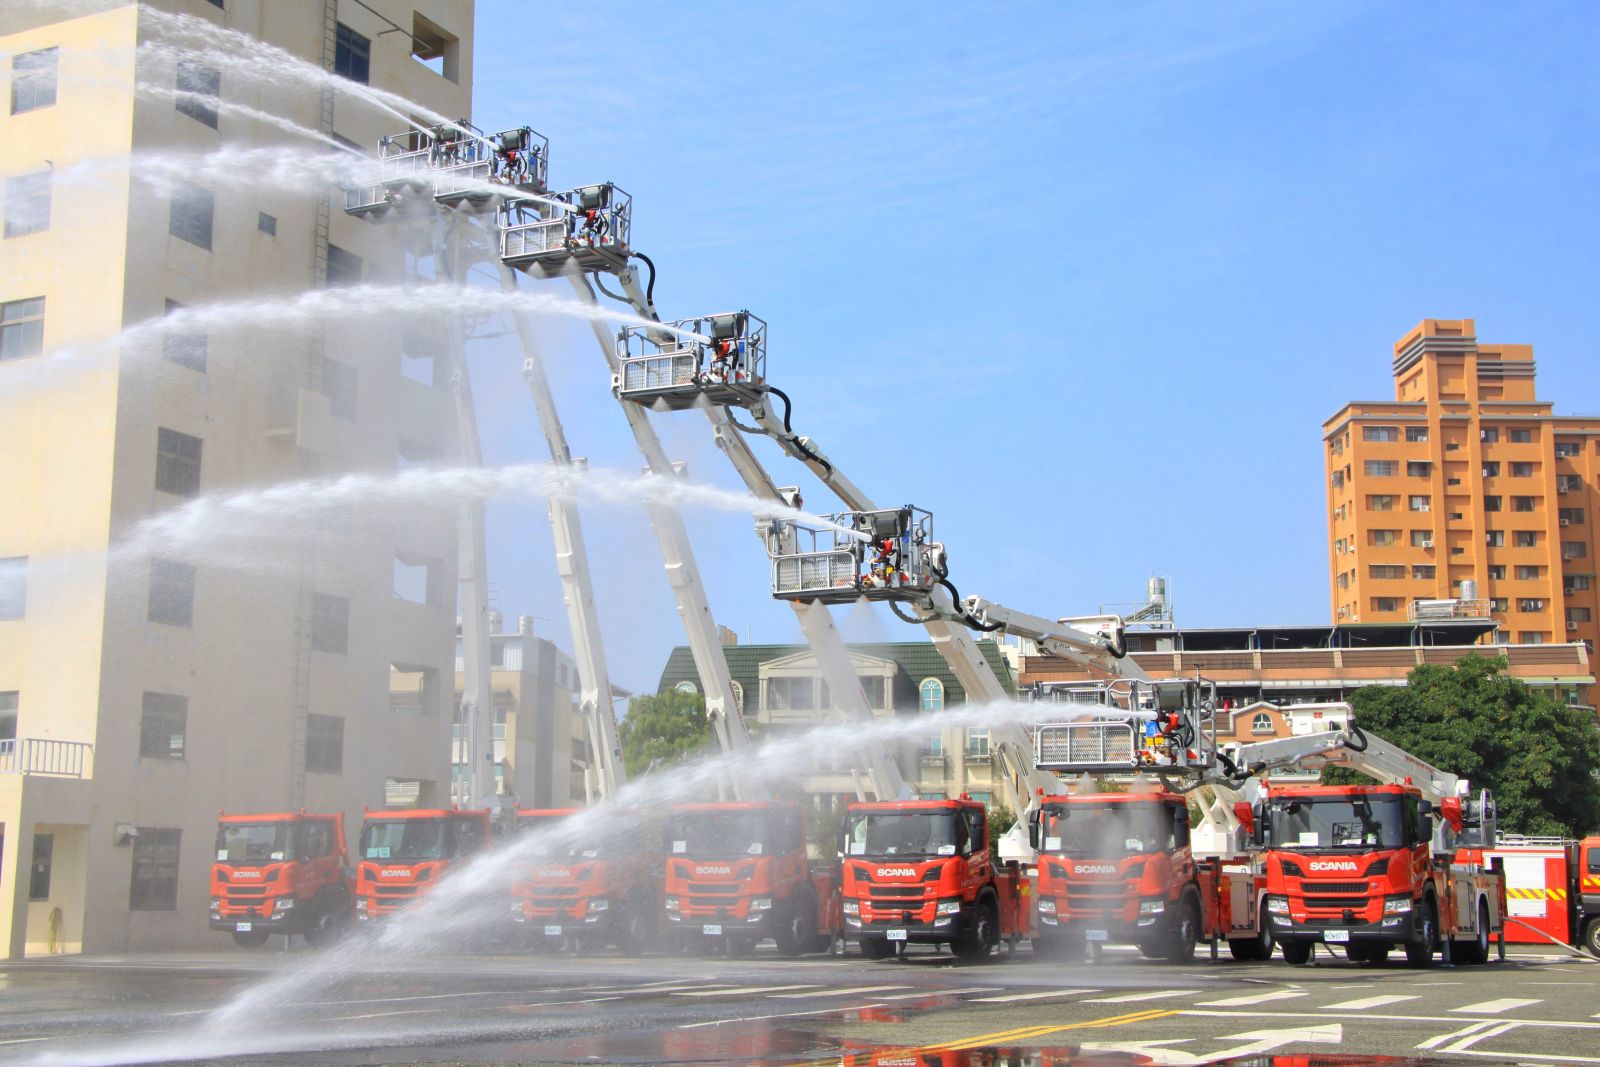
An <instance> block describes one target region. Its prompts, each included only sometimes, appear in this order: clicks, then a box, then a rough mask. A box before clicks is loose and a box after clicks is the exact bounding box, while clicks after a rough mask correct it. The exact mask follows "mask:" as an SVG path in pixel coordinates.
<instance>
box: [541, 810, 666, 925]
mask: <svg viewBox="0 0 1600 1067" xmlns="http://www.w3.org/2000/svg"><path fill="white" fill-rule="evenodd" d="M583 810H584V809H582V808H518V809H517V820H516V832H517V836H518V838H519V840H520V839H522V838H523V837H524V835H530V834H531V835H534V839H533V840H531V841H529V842H527V844H526V845H522V844H519V845H518V846H517V854H518V855H519V856H520V857H522V858H521V861H520V862H519V864H518V871H517V876H516V880H515V881H514V882H513V883H512V887H511V917H512V919H513V920H514V921H515V922H516V923H517V925H518V926H519V927H521V929H522V930H524V931H525V933H526V937H527V939H528V940H529V941H530V942H531V944H532V945H533V947H535V948H552V949H553V948H561V947H562V946H567V947H570V948H572V949H574V950H577V951H582V952H593V951H597V950H599V949H602V948H604V947H605V946H606V945H615V946H616V947H617V948H618V950H620V951H621V952H622V954H623V955H625V956H633V955H637V954H638V953H640V952H642V951H644V950H645V949H646V948H648V947H649V946H650V944H651V943H652V942H653V941H654V940H655V937H656V934H657V933H658V932H659V930H660V927H661V885H660V883H661V863H660V858H661V847H660V843H659V840H652V839H651V838H652V836H657V837H658V835H652V833H651V827H650V826H649V823H648V820H646V819H644V818H643V813H635V815H636V816H637V817H636V818H633V819H630V820H628V826H627V827H623V826H619V825H618V823H619V822H621V821H622V820H619V819H610V820H604V821H601V822H598V823H597V824H596V827H595V830H594V832H593V833H590V834H585V835H584V836H583V838H582V839H581V840H577V841H574V840H569V839H568V838H566V837H565V836H558V835H560V834H561V831H560V830H559V829H558V828H559V827H560V825H561V824H562V823H563V822H565V821H566V820H568V819H570V818H572V817H574V816H579V815H581V814H582V812H583ZM656 829H659V823H658V824H656ZM552 831H554V833H553V834H552ZM540 835H545V836H550V837H552V840H551V841H550V842H549V843H548V844H544V843H541V841H540V840H539V839H538V838H539V836H540Z"/></svg>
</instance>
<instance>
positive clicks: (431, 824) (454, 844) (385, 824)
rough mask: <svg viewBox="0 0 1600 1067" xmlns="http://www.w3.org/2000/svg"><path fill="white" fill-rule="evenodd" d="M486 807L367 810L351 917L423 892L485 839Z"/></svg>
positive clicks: (368, 915) (374, 914)
mask: <svg viewBox="0 0 1600 1067" xmlns="http://www.w3.org/2000/svg"><path fill="white" fill-rule="evenodd" d="M489 831H490V821H489V812H488V811H486V810H484V811H453V810H447V809H414V810H409V811H368V812H367V816H366V819H365V820H363V822H362V824H361V846H360V853H361V858H360V861H359V864H358V866H357V867H356V917H357V918H359V919H376V918H378V917H380V916H383V915H387V914H389V913H390V912H392V911H394V910H395V909H396V908H399V907H402V906H403V905H405V904H406V903H407V902H409V901H410V900H412V899H414V898H415V897H417V896H420V895H421V894H423V893H425V892H426V891H427V890H428V889H429V888H430V887H432V886H433V885H434V884H435V883H436V882H437V881H438V880H439V879H440V878H441V877H442V876H443V875H444V874H445V872H446V871H447V870H449V869H450V868H451V867H452V866H454V865H456V864H458V863H460V862H461V861H462V860H464V859H465V858H467V857H469V856H471V855H473V854H474V853H476V852H478V851H480V850H482V849H484V848H486V847H487V846H488V844H489Z"/></svg>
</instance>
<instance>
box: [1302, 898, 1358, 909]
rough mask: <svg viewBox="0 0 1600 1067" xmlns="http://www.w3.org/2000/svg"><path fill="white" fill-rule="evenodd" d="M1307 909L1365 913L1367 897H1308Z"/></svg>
mask: <svg viewBox="0 0 1600 1067" xmlns="http://www.w3.org/2000/svg"><path fill="white" fill-rule="evenodd" d="M1306 907H1308V908H1322V909H1324V910H1327V909H1330V908H1331V909H1333V910H1336V911H1365V910H1366V907H1367V899H1366V898H1365V897H1306Z"/></svg>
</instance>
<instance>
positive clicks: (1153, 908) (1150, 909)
mask: <svg viewBox="0 0 1600 1067" xmlns="http://www.w3.org/2000/svg"><path fill="white" fill-rule="evenodd" d="M1166 910H1167V902H1166V901H1164V900H1141V901H1139V914H1140V915H1160V914H1161V913H1162V912H1164V911H1166Z"/></svg>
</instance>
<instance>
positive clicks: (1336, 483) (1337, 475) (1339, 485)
mask: <svg viewBox="0 0 1600 1067" xmlns="http://www.w3.org/2000/svg"><path fill="white" fill-rule="evenodd" d="M1329 480H1330V481H1332V483H1333V487H1334V488H1335V489H1343V488H1344V471H1343V470H1336V471H1334V472H1333V474H1332V476H1331V477H1330V479H1329Z"/></svg>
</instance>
